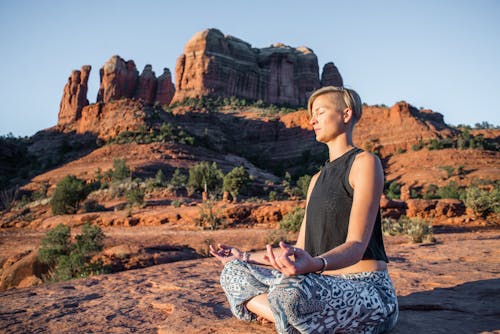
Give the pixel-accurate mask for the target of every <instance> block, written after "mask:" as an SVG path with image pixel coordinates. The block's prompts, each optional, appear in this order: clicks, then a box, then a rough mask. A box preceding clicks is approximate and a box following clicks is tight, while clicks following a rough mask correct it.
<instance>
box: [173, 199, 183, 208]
mask: <svg viewBox="0 0 500 334" xmlns="http://www.w3.org/2000/svg"><path fill="white" fill-rule="evenodd" d="M183 203H184V201H183V200H179V199H174V200H173V201H172V203H171V204H172V206H173V207H174V208H179V207H180V206H181V205H182V204H183Z"/></svg>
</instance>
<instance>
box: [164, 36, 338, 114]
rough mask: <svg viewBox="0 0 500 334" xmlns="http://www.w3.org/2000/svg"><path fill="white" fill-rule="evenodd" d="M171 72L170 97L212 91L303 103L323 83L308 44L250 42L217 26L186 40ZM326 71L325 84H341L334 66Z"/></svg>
mask: <svg viewBox="0 0 500 334" xmlns="http://www.w3.org/2000/svg"><path fill="white" fill-rule="evenodd" d="M335 69H336V68H335ZM175 73H176V87H177V90H176V93H175V96H174V99H173V101H174V102H175V101H182V100H183V99H184V98H188V97H200V96H206V95H210V96H221V97H230V96H237V97H241V98H246V99H251V100H259V99H260V100H262V101H264V102H266V103H277V104H291V105H304V104H305V103H306V101H307V97H308V95H307V94H308V93H310V92H312V91H314V90H315V89H317V88H319V87H320V86H321V83H320V78H319V68H318V59H317V57H316V55H315V54H314V52H313V51H312V50H310V49H308V48H306V47H298V48H292V47H290V46H286V45H284V44H281V43H277V44H274V45H272V46H270V47H267V48H261V49H257V48H252V46H251V45H250V44H249V43H247V42H244V41H242V40H240V39H238V38H236V37H233V36H227V35H224V34H222V32H220V31H219V30H217V29H208V30H205V31H202V32H198V33H197V34H195V35H194V36H193V38H191V40H189V41H188V43H187V44H186V46H185V48H184V53H183V54H182V55H181V56H180V57H179V58H178V60H177V64H176V69H175ZM328 76H329V78H330V79H328V80H327V82H328V83H329V84H336V85H341V84H342V79H341V76H340V73H338V71H337V72H336V73H335V74H333V75H332V74H331V73H330V72H329V73H328ZM335 78H336V79H337V81H335V80H334V79H335ZM338 78H340V80H338Z"/></svg>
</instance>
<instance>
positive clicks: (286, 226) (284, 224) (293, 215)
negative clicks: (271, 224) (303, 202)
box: [279, 207, 306, 232]
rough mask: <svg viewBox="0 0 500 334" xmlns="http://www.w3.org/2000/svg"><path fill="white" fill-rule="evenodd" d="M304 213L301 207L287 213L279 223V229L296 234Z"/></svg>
mask: <svg viewBox="0 0 500 334" xmlns="http://www.w3.org/2000/svg"><path fill="white" fill-rule="evenodd" d="M305 212H306V210H305V209H304V208H301V207H296V208H295V209H293V211H292V212H288V213H287V214H286V215H284V216H283V219H282V220H281V221H280V223H279V224H280V228H281V229H283V230H285V231H290V232H298V231H299V230H300V225H301V224H302V220H303V219H304V214H305Z"/></svg>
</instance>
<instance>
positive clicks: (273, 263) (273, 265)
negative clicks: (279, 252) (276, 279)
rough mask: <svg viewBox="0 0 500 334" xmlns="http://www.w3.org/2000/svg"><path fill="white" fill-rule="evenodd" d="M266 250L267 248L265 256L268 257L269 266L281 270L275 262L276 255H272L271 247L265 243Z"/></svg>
mask: <svg viewBox="0 0 500 334" xmlns="http://www.w3.org/2000/svg"><path fill="white" fill-rule="evenodd" d="M266 250H267V257H268V258H269V262H270V263H271V266H272V267H273V268H274V269H276V270H281V268H280V266H279V265H278V263H276V257H275V256H274V253H273V248H272V247H271V245H266Z"/></svg>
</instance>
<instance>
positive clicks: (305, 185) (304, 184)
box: [297, 174, 312, 198]
mask: <svg viewBox="0 0 500 334" xmlns="http://www.w3.org/2000/svg"><path fill="white" fill-rule="evenodd" d="M311 178H312V176H311V175H308V174H306V175H302V176H301V177H299V179H298V180H297V187H298V188H299V189H300V193H301V195H302V198H306V197H307V190H308V189H309V183H311Z"/></svg>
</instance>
